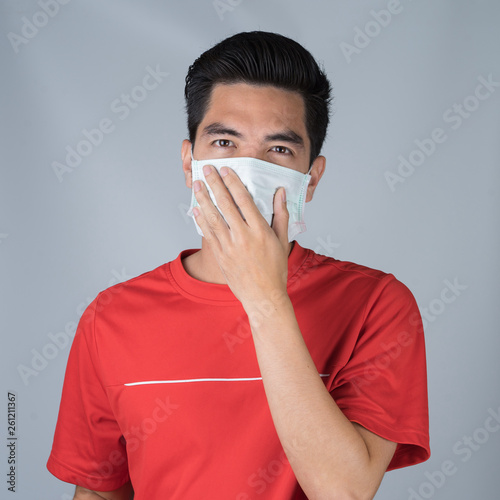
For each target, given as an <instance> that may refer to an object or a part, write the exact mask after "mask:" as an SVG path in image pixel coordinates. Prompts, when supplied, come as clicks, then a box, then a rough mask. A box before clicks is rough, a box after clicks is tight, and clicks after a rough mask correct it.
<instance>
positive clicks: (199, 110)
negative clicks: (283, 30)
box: [184, 31, 332, 164]
mask: <svg viewBox="0 0 500 500" xmlns="http://www.w3.org/2000/svg"><path fill="white" fill-rule="evenodd" d="M240 82H241V83H249V84H255V85H273V86H275V87H278V88H282V89H285V90H291V91H296V92H298V93H299V94H300V95H301V96H302V98H303V100H304V107H305V117H304V120H305V125H306V129H307V134H308V136H309V140H310V143H311V156H310V163H311V164H312V162H313V161H314V159H315V158H316V157H317V156H318V155H319V154H320V151H321V147H322V145H323V142H324V140H325V136H326V130H327V128H328V122H329V114H330V104H331V100H332V98H331V97H330V94H331V86H330V82H329V81H328V79H327V77H326V75H325V73H324V72H323V71H322V70H321V69H320V67H319V66H318V63H317V62H316V61H315V59H314V58H313V56H312V55H311V54H310V52H309V51H307V50H306V49H305V48H304V47H302V45H300V44H299V43H297V42H296V41H294V40H292V39H290V38H287V37H285V36H283V35H279V34H277V33H269V32H265V31H251V32H243V33H238V34H236V35H233V36H231V37H229V38H226V39H225V40H222V41H221V42H219V43H218V44H216V45H214V46H213V47H212V48H211V49H209V50H207V51H206V52H204V53H203V54H201V55H200V56H199V57H198V59H196V61H195V62H194V63H193V64H192V65H191V66H190V67H189V70H188V73H187V75H186V86H185V89H184V95H185V98H186V111H187V122H188V132H189V140H190V141H191V142H192V143H193V145H194V140H195V137H196V132H197V130H198V126H199V125H200V123H201V121H202V120H203V117H204V116H205V113H206V111H207V108H208V104H209V102H210V96H211V93H212V90H213V88H214V86H215V85H216V84H218V83H227V84H231V83H240Z"/></svg>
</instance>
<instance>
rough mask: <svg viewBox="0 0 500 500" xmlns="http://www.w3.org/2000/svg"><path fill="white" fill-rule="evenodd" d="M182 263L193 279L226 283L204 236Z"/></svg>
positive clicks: (219, 283) (291, 243) (289, 250)
mask: <svg viewBox="0 0 500 500" xmlns="http://www.w3.org/2000/svg"><path fill="white" fill-rule="evenodd" d="M292 245H293V242H290V243H288V255H289V256H290V252H291V251H292ZM182 265H183V266H184V270H185V271H186V272H187V273H188V274H189V276H191V277H192V278H194V279H197V280H199V281H204V282H206V283H215V284H218V285H225V284H227V281H226V278H225V276H224V274H223V273H222V271H221V270H220V267H219V264H218V263H217V260H216V259H215V256H214V254H213V252H212V250H210V247H209V245H208V243H207V241H206V240H205V238H201V249H200V250H199V251H198V252H195V253H192V254H191V255H188V256H187V257H185V258H184V259H182Z"/></svg>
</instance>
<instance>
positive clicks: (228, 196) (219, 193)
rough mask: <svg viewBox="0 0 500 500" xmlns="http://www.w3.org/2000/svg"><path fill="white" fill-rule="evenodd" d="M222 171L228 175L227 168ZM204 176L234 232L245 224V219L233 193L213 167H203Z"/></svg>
mask: <svg viewBox="0 0 500 500" xmlns="http://www.w3.org/2000/svg"><path fill="white" fill-rule="evenodd" d="M221 170H222V171H223V172H224V173H227V167H223V168H222V169H221ZM203 174H204V176H205V180H206V183H207V184H208V186H210V189H211V190H212V193H213V196H214V197H215V200H216V202H217V207H218V208H219V210H220V213H222V215H223V216H224V218H225V219H226V221H227V224H228V225H229V226H230V227H231V229H232V230H234V229H235V226H236V225H238V224H242V223H244V219H243V217H242V215H241V212H240V209H239V207H238V206H237V204H236V203H235V200H234V199H233V196H232V193H231V192H230V191H229V190H228V188H227V186H226V184H225V183H224V182H223V180H222V178H221V175H220V174H219V172H217V170H216V169H215V168H214V167H213V166H212V165H205V166H204V167H203ZM243 187H244V186H243ZM244 188H245V187H244ZM245 189H246V188H245Z"/></svg>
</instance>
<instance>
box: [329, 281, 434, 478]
mask: <svg viewBox="0 0 500 500" xmlns="http://www.w3.org/2000/svg"><path fill="white" fill-rule="evenodd" d="M331 394H332V397H333V398H334V400H335V402H336V403H337V405H338V406H339V408H340V409H341V410H342V411H343V413H344V414H345V415H346V417H347V418H348V419H349V420H351V421H352V422H357V423H359V424H361V425H362V426H363V427H365V428H366V429H368V430H370V431H372V432H374V433H375V434H377V435H379V436H381V437H384V438H386V439H389V440H390V441H394V442H396V443H398V446H397V448H396V452H395V454H394V456H393V459H392V461H391V462H390V464H389V466H388V468H387V470H392V469H397V468H400V467H406V466H409V465H414V464H417V463H420V462H423V461H425V460H427V459H428V458H429V456H430V447H429V413H428V401H427V372H426V358H425V342H424V332H423V326H422V320H421V317H420V313H419V310H418V307H417V304H416V302H415V299H414V297H413V295H412V294H411V292H410V291H409V290H408V288H407V287H406V286H405V285H403V284H402V283H401V282H399V281H397V280H396V279H395V278H394V276H392V275H386V277H385V278H383V279H382V280H381V281H380V284H379V285H378V286H377V287H376V289H375V290H374V292H373V293H372V294H371V297H370V300H369V301H368V304H367V306H366V310H365V312H364V321H363V324H362V327H361V329H360V331H359V336H358V339H357V342H356V344H355V347H354V350H353V352H352V355H351V357H350V359H349V360H348V362H347V363H346V364H345V366H344V367H343V368H342V369H341V370H340V371H339V372H338V374H337V377H336V380H335V383H334V385H333V387H332V389H331Z"/></svg>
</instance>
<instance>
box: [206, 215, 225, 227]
mask: <svg viewBox="0 0 500 500" xmlns="http://www.w3.org/2000/svg"><path fill="white" fill-rule="evenodd" d="M206 219H207V222H208V223H209V224H210V226H212V227H218V226H219V225H220V223H221V221H222V217H221V215H220V214H219V213H218V212H210V213H209V214H207V216H206Z"/></svg>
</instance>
